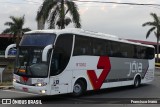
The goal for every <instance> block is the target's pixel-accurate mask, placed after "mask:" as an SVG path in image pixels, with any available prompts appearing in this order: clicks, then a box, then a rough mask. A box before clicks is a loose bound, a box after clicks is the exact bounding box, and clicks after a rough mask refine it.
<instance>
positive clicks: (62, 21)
mask: <svg viewBox="0 0 160 107" xmlns="http://www.w3.org/2000/svg"><path fill="white" fill-rule="evenodd" d="M64 17H65V13H64V0H61V29H64V28H65V26H64Z"/></svg>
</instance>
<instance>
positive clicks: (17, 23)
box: [2, 16, 31, 46]
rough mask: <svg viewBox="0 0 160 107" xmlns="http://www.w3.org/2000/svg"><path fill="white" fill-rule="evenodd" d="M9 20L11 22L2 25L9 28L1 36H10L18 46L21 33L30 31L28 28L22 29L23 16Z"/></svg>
mask: <svg viewBox="0 0 160 107" xmlns="http://www.w3.org/2000/svg"><path fill="white" fill-rule="evenodd" d="M9 18H10V19H11V20H12V21H11V22H5V23H4V25H6V26H9V28H6V29H5V30H4V31H3V32H2V34H12V35H13V38H14V40H15V42H16V44H19V41H20V38H21V36H22V33H24V32H27V31H30V30H31V29H30V28H23V25H24V22H25V19H24V16H22V17H14V16H10V17H9ZM17 46H18V45H17Z"/></svg>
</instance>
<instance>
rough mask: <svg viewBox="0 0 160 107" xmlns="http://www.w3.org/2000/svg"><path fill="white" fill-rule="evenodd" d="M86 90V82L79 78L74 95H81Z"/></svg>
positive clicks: (74, 88) (74, 87)
mask: <svg viewBox="0 0 160 107" xmlns="http://www.w3.org/2000/svg"><path fill="white" fill-rule="evenodd" d="M84 92H85V83H84V82H83V81H82V80H77V81H76V83H75V84H74V86H73V95H74V96H80V95H82V94H83V93H84Z"/></svg>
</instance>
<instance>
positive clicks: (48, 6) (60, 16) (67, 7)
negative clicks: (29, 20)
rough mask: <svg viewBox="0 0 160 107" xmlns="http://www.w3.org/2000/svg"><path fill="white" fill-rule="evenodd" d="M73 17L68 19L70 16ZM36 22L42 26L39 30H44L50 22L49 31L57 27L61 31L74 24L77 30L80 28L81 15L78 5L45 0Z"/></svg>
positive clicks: (60, 0) (65, 1)
mask: <svg viewBox="0 0 160 107" xmlns="http://www.w3.org/2000/svg"><path fill="white" fill-rule="evenodd" d="M68 14H69V16H70V17H71V18H69V17H66V15H68ZM36 20H37V22H38V24H40V26H39V28H38V29H44V24H45V22H46V21H48V23H49V26H48V28H49V29H54V28H55V26H56V25H57V26H58V28H59V29H64V28H65V26H67V25H69V24H70V23H71V22H73V24H74V26H75V27H76V28H80V27H81V24H80V15H79V12H78V7H77V5H76V4H75V3H74V2H72V1H68V0H44V2H43V4H42V6H41V7H40V8H39V11H38V12H37V17H36Z"/></svg>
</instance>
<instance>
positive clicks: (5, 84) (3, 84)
mask: <svg viewBox="0 0 160 107" xmlns="http://www.w3.org/2000/svg"><path fill="white" fill-rule="evenodd" d="M10 85H12V82H11V81H6V82H2V83H0V86H10Z"/></svg>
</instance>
